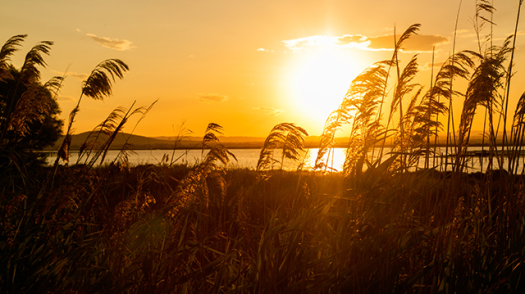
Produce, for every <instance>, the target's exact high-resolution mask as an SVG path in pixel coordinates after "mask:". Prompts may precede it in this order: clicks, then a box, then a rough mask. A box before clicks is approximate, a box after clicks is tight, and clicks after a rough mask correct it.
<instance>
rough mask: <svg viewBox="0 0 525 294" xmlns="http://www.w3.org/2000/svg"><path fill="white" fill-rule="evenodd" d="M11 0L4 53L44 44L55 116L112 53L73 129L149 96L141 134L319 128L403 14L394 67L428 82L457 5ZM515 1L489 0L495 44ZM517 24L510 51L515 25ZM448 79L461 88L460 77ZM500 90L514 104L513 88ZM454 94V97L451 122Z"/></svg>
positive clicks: (470, 39)
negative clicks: (112, 78)
mask: <svg viewBox="0 0 525 294" xmlns="http://www.w3.org/2000/svg"><path fill="white" fill-rule="evenodd" d="M515 2H516V3H515ZM21 3H22V2H16V1H11V2H8V3H4V7H3V9H2V12H0V15H1V16H2V19H4V24H3V25H2V27H1V28H0V38H1V39H3V40H4V41H5V40H7V39H8V38H10V37H12V36H14V35H18V34H28V38H27V40H26V41H25V42H24V44H23V47H22V49H21V51H20V52H17V53H16V54H15V55H14V56H13V59H12V60H13V64H14V65H15V66H17V67H19V66H20V65H21V64H22V62H23V58H24V56H25V53H26V52H27V51H28V50H29V49H30V48H31V47H32V46H33V45H34V44H36V43H37V42H39V41H42V40H49V41H53V42H54V45H53V46H52V49H51V53H50V56H46V58H45V60H46V62H47V64H48V66H47V68H46V69H43V70H42V76H43V79H42V80H43V81H46V80H47V79H49V78H50V77H51V76H53V75H62V74H63V73H64V72H65V71H67V75H68V77H67V79H66V81H65V83H64V87H63V88H62V90H61V92H60V94H59V96H58V100H59V104H60V108H61V110H62V114H61V118H62V119H64V120H65V121H67V116H68V114H69V113H70V111H71V110H72V109H73V107H74V106H75V105H76V102H77V100H78V97H79V94H80V88H81V82H82V81H83V79H85V78H86V77H87V76H88V74H89V73H90V71H91V70H92V69H93V68H94V67H95V66H96V65H97V64H98V63H99V62H101V61H103V60H105V59H108V58H119V59H121V60H123V61H124V62H126V63H127V64H128V65H129V66H130V71H129V72H127V73H126V74H125V76H124V79H122V80H118V81H116V82H115V84H114V86H113V95H112V97H108V98H107V99H105V100H104V101H94V100H91V99H84V100H83V101H82V105H81V107H80V112H79V113H78V116H77V117H76V121H75V128H76V133H81V132H84V131H89V130H92V129H93V128H94V127H95V126H97V125H98V124H99V123H100V122H101V121H103V120H104V119H105V118H106V116H107V115H108V114H109V113H110V112H111V111H112V110H113V109H115V108H117V107H119V106H123V107H130V106H131V105H132V103H133V101H136V106H147V105H149V104H151V103H152V102H153V101H155V100H157V99H159V101H158V103H157V104H156V105H155V106H154V107H153V109H152V110H151V112H150V113H149V114H148V115H147V116H146V117H145V118H144V119H143V120H142V121H141V123H140V124H139V125H138V127H137V129H136V130H135V133H136V134H141V135H146V136H173V135H176V134H177V131H178V128H179V126H180V125H181V124H183V123H184V126H185V127H186V128H187V129H189V130H191V131H193V135H196V136H199V135H200V134H203V133H204V130H205V129H206V126H207V124H208V123H211V122H213V123H217V124H219V125H221V126H223V127H224V135H226V136H253V137H265V136H266V135H268V133H269V132H270V130H271V129H272V127H273V126H275V125H276V124H278V123H282V122H289V123H294V124H296V125H299V126H301V127H303V128H304V129H306V130H307V131H308V132H309V133H310V134H311V135H320V134H321V132H322V129H323V126H324V122H325V120H326V118H327V116H328V114H329V113H330V112H331V111H332V110H335V109H336V108H337V106H338V105H339V103H340V102H341V101H342V99H343V97H344V94H345V92H346V89H347V88H348V86H349V84H350V82H351V80H352V79H353V78H354V77H355V76H356V75H357V74H358V73H359V72H361V71H362V70H363V69H365V68H366V67H367V66H369V65H371V64H372V63H373V62H377V61H381V60H385V59H390V58H391V54H392V51H391V50H392V44H393V40H394V34H396V35H400V34H401V33H402V32H403V31H404V30H405V29H406V28H408V27H409V26H410V25H412V24H415V23H420V24H421V30H420V31H419V35H417V36H413V37H411V38H410V39H409V40H408V41H407V42H406V43H405V46H404V47H405V49H404V51H403V53H401V54H400V58H401V62H402V66H404V65H405V64H406V63H407V62H408V61H409V59H410V58H411V56H412V55H414V54H416V53H417V54H419V55H418V62H419V66H420V73H419V74H418V77H417V78H416V80H415V82H418V83H420V84H422V85H424V86H425V88H424V90H426V89H428V87H429V84H430V74H431V67H430V65H431V62H432V52H433V48H435V51H434V60H435V63H434V65H435V66H440V65H441V63H442V62H443V61H444V60H445V59H446V58H447V57H448V56H449V55H450V54H451V52H452V40H453V37H454V26H455V21H456V16H457V14H458V8H459V3H458V1H452V0H447V1H438V2H428V1H427V2H422V1H416V0H410V1H403V2H392V1H373V2H372V1H368V2H366V1H365V2H362V1H339V0H338V1H335V0H334V1H324V2H304V1H265V2H251V1H248V2H246V1H233V0H232V1H226V2H220V3H219V2H215V1H201V2H198V3H197V2H162V1H151V2H148V3H143V2H139V1H127V2H125V5H124V6H123V5H122V4H123V2H120V1H109V2H108V1H104V2H102V1H92V2H89V3H87V2H86V3H81V2H70V1H48V2H45V3H44V2H35V3H32V4H31V5H22V4H21ZM475 3H476V2H475V1H463V3H462V6H461V9H460V10H459V20H458V29H457V41H456V42H457V44H456V51H459V50H464V49H471V50H477V42H476V34H475V31H474V29H473V24H472V18H473V16H474V14H475ZM517 6H518V3H517V1H509V2H498V3H495V7H496V9H497V10H496V11H495V13H494V19H493V21H494V22H495V23H496V24H497V25H496V26H494V27H493V28H492V29H493V34H494V38H493V40H494V42H495V45H500V44H497V42H502V41H503V39H504V38H505V37H507V36H508V35H510V34H511V33H512V32H513V28H514V20H515V19H516V11H517ZM489 30H490V28H489V27H485V28H484V31H482V32H481V38H483V37H484V35H486V34H488V33H489ZM518 34H519V36H518V38H517V44H516V46H517V52H520V49H521V48H522V46H523V44H524V41H523V40H522V38H521V34H522V30H521V26H520V29H519V33H518ZM484 46H485V47H486V46H487V44H485V45H484ZM485 47H484V48H485ZM524 58H525V56H523V54H516V56H515V57H514V62H515V64H516V67H515V68H514V69H515V71H516V75H515V76H514V78H513V79H514V80H515V81H519V80H523V79H524V78H525V75H524V73H523V65H524V64H525V60H523V59H524ZM433 73H434V74H435V73H436V70H434V72H433ZM515 84H516V83H515ZM455 87H457V89H458V90H459V91H461V92H464V89H465V84H464V83H463V84H461V83H457V84H456V86H455ZM388 90H389V92H390V93H391V92H392V89H391V88H390V89H388ZM510 90H511V95H510V97H511V99H510V101H509V105H511V107H514V106H515V104H516V101H517V99H518V98H519V96H520V94H521V92H522V90H523V89H521V88H519V87H516V86H513V87H512V88H511V89H510ZM462 100H463V99H458V98H456V99H455V100H454V109H455V112H454V115H455V116H454V119H455V123H456V125H457V124H458V122H459V115H460V113H461V108H462ZM388 106H389V103H386V105H385V107H388ZM513 111H514V109H513V108H511V109H510V110H509V113H513ZM482 121H483V118H482V115H479V116H477V118H476V120H475V123H474V128H477V129H482V125H481V122H482ZM133 123H134V122H130V124H133ZM509 123H510V122H509ZM128 128H129V129H126V130H127V131H130V130H131V127H129V126H128ZM342 136H344V135H342Z"/></svg>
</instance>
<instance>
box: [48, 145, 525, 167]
mask: <svg viewBox="0 0 525 294" xmlns="http://www.w3.org/2000/svg"><path fill="white" fill-rule="evenodd" d="M385 149H386V152H388V151H389V150H388V148H385ZM485 150H487V147H485ZM260 151H261V150H260V149H231V150H230V152H232V153H233V154H234V155H235V156H236V157H237V161H235V160H233V161H232V162H231V163H230V166H229V167H231V168H249V169H255V168H256V166H257V161H258V159H259V153H260ZM318 151H319V149H318V148H312V149H308V152H306V153H305V154H304V155H303V156H302V158H301V161H300V162H291V161H289V160H285V164H284V169H286V170H296V169H297V167H298V166H299V164H300V163H304V164H303V166H304V168H307V169H308V168H311V167H313V165H314V162H315V158H316V156H317V152H318ZM468 151H471V152H474V151H481V147H469V149H468ZM206 152H207V151H206V150H205V152H204V155H205V154H206ZM439 152H441V153H442V154H444V152H445V150H444V148H438V153H439ZM118 153H119V151H118V150H110V151H109V152H108V155H107V157H106V159H105V161H104V163H107V164H109V163H111V162H112V161H114V160H115V158H116V157H117V155H118ZM48 154H49V156H48V158H47V163H48V164H49V165H52V164H53V163H54V161H55V158H56V152H49V153H48ZM280 154H281V152H280V151H279V150H275V154H274V157H275V158H279V159H280ZM375 154H376V156H377V151H376V153H375ZM172 158H174V159H173V161H174V162H175V163H176V164H187V165H194V164H196V163H199V162H201V161H202V160H203V154H202V150H199V149H192V150H175V152H173V150H160V149H156V150H135V151H133V152H132V153H131V154H129V163H130V165H132V166H135V165H142V164H166V163H167V164H169V163H170V162H171V161H172ZM166 159H167V160H166ZM344 159H345V148H335V149H334V156H333V159H330V163H331V164H333V167H334V168H335V169H336V170H338V171H340V170H342V166H343V163H344ZM77 160H78V152H77V151H72V152H71V157H70V160H69V164H75V163H77ZM163 160H164V161H163ZM441 160H442V159H441V158H436V164H439V163H440V162H441ZM451 160H452V159H451V158H449V162H450V161H451ZM480 160H482V161H483V162H481V161H480ZM430 162H431V165H432V162H433V159H432V158H431V160H430ZM81 163H83V162H82V161H81ZM481 163H483V171H484V169H486V167H487V165H488V158H487V157H483V158H480V157H474V156H473V157H471V158H470V160H469V163H468V165H469V167H468V169H467V171H469V172H478V171H482V170H481V166H482V164H481ZM495 164H496V163H495ZM506 164H507V160H506V159H505V165H504V166H507V165H506ZM424 165H425V162H424V158H422V159H421V160H420V162H419V164H418V166H419V167H424ZM519 166H520V168H519V172H521V168H522V167H523V157H521V158H520V164H519ZM274 168H276V169H279V168H280V164H279V165H275V166H274ZM450 169H451V167H450V166H448V168H447V170H450Z"/></svg>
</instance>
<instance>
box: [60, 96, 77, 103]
mask: <svg viewBox="0 0 525 294" xmlns="http://www.w3.org/2000/svg"><path fill="white" fill-rule="evenodd" d="M57 100H59V101H64V102H66V101H74V100H75V98H73V97H71V96H61V95H60V96H58V97H57Z"/></svg>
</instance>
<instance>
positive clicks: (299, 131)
mask: <svg viewBox="0 0 525 294" xmlns="http://www.w3.org/2000/svg"><path fill="white" fill-rule="evenodd" d="M305 136H308V132H307V131H306V130H305V129H303V128H301V127H299V126H296V125H294V124H292V123H280V124H278V125H276V126H274V127H273V129H272V130H271V131H270V134H269V135H268V137H266V140H265V141H264V145H263V148H262V149H261V153H260V155H259V160H258V161H257V168H256V170H257V171H258V172H260V171H263V170H268V169H271V168H272V167H273V165H274V163H278V162H279V160H277V159H275V158H274V154H273V153H274V150H275V149H281V151H282V154H281V160H280V164H281V169H283V165H284V160H285V159H290V160H294V161H296V160H299V157H300V155H301V152H303V151H304V137H305Z"/></svg>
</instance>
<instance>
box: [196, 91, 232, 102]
mask: <svg viewBox="0 0 525 294" xmlns="http://www.w3.org/2000/svg"><path fill="white" fill-rule="evenodd" d="M195 98H197V99H199V100H201V101H211V102H224V101H228V100H229V98H228V96H227V95H220V94H217V93H206V94H203V93H199V94H197V97H195Z"/></svg>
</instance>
